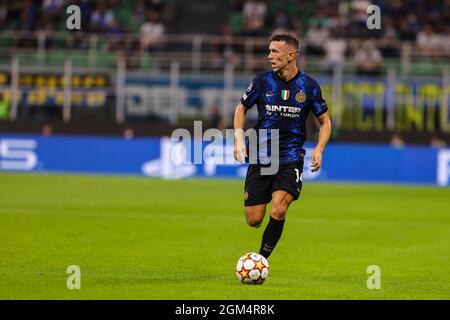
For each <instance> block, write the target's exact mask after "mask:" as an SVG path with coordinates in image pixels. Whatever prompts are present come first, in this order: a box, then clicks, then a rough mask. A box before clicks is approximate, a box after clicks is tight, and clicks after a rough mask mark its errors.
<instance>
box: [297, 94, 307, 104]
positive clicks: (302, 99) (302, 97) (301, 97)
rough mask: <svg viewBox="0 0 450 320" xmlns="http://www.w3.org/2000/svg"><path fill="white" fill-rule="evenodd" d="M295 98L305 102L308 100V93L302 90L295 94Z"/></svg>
mask: <svg viewBox="0 0 450 320" xmlns="http://www.w3.org/2000/svg"><path fill="white" fill-rule="evenodd" d="M295 100H297V101H298V102H300V103H303V102H305V100H306V95H305V94H304V93H303V92H301V91H300V92H298V93H297V94H296V95H295Z"/></svg>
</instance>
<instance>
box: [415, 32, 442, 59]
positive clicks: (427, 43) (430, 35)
mask: <svg viewBox="0 0 450 320" xmlns="http://www.w3.org/2000/svg"><path fill="white" fill-rule="evenodd" d="M440 40H441V39H440V37H439V35H438V34H436V33H435V32H434V30H433V28H432V27H431V26H430V25H426V26H424V28H423V29H422V30H421V31H420V32H419V33H418V34H417V40H416V44H417V48H418V49H419V54H420V55H422V56H424V57H435V56H437V54H438V52H437V50H439V47H440V45H441V42H440Z"/></svg>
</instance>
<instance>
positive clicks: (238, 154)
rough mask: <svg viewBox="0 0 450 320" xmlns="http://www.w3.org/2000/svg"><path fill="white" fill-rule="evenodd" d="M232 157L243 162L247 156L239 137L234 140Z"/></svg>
mask: <svg viewBox="0 0 450 320" xmlns="http://www.w3.org/2000/svg"><path fill="white" fill-rule="evenodd" d="M233 154H234V159H236V161H238V162H240V163H244V161H245V157H246V156H247V149H246V148H245V144H244V141H242V140H241V139H235V140H234V153H233Z"/></svg>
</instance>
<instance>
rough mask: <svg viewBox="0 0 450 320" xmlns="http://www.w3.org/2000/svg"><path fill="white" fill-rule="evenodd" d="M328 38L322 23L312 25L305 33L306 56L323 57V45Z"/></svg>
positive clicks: (326, 30) (327, 32)
mask: <svg viewBox="0 0 450 320" xmlns="http://www.w3.org/2000/svg"><path fill="white" fill-rule="evenodd" d="M328 37H329V31H328V28H327V27H325V26H324V25H323V24H322V23H314V24H313V25H312V26H311V27H310V28H309V30H308V32H307V33H306V54H312V55H323V54H324V50H323V45H324V44H325V43H327V41H328Z"/></svg>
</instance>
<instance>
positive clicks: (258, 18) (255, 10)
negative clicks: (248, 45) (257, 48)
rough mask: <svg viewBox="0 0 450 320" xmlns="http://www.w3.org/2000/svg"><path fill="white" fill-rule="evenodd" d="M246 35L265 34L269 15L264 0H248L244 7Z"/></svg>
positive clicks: (244, 29)
mask: <svg viewBox="0 0 450 320" xmlns="http://www.w3.org/2000/svg"><path fill="white" fill-rule="evenodd" d="M242 15H243V20H244V22H243V24H244V25H243V28H242V35H244V36H263V35H264V27H265V22H266V15H267V5H266V3H265V2H264V0H247V1H246V2H245V3H244V7H243V9H242Z"/></svg>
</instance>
